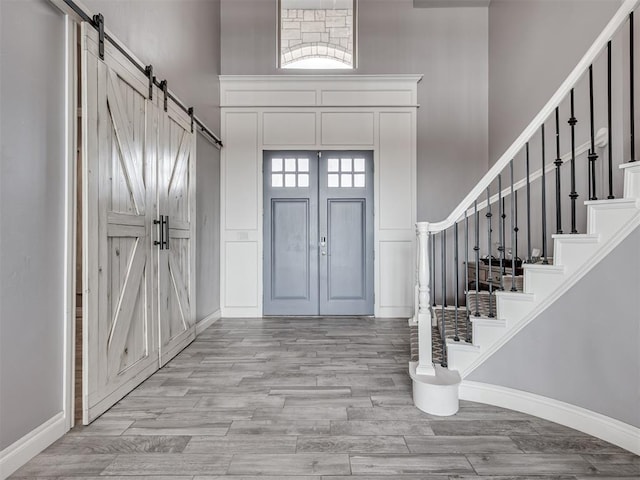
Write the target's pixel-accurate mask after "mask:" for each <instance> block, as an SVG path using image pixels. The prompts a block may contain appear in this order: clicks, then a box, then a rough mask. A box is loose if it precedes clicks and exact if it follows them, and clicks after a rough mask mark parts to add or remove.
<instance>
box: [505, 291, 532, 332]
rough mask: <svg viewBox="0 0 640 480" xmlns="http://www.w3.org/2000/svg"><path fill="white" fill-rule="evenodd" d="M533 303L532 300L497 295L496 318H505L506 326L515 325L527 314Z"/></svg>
mask: <svg viewBox="0 0 640 480" xmlns="http://www.w3.org/2000/svg"><path fill="white" fill-rule="evenodd" d="M534 305H535V303H534V302H529V301H522V300H519V299H514V298H508V297H507V298H505V297H498V318H500V319H502V320H505V321H506V322H507V327H509V326H511V325H515V324H517V323H518V322H519V321H520V320H521V319H523V318H524V317H525V316H526V315H528V314H529V312H530V311H531V309H532V308H533V306H534Z"/></svg>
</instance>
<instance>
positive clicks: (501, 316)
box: [409, 0, 640, 415]
mask: <svg viewBox="0 0 640 480" xmlns="http://www.w3.org/2000/svg"><path fill="white" fill-rule="evenodd" d="M639 3H640V0H626V1H625V2H624V3H623V4H622V6H621V7H620V9H619V11H618V12H617V13H616V15H615V16H614V17H613V19H612V20H611V22H610V23H609V25H608V26H607V27H606V28H605V29H604V30H603V32H602V33H601V35H600V36H599V37H598V39H596V41H595V42H594V44H593V45H592V47H591V48H590V49H589V50H588V52H587V53H586V54H585V56H584V57H583V59H582V60H581V61H580V62H579V64H578V65H577V66H576V68H575V69H574V71H573V72H572V73H571V74H570V75H569V77H568V78H567V79H566V81H565V82H564V83H563V84H562V85H561V87H560V88H559V89H558V91H557V92H556V93H555V94H554V96H553V97H552V98H551V99H550V101H549V102H548V103H547V105H545V107H544V108H543V109H542V110H541V111H540V113H539V114H538V115H537V116H536V118H535V119H534V120H533V121H532V122H531V124H530V125H529V126H528V127H527V129H525V131H524V132H523V133H522V134H521V135H520V137H519V138H518V139H517V140H516V141H515V142H514V143H513V144H512V146H511V147H510V148H509V149H508V150H507V151H506V152H505V154H504V155H503V156H502V157H501V158H500V159H499V160H498V161H497V162H496V163H495V165H494V166H493V167H492V168H491V170H490V171H489V172H488V173H487V175H485V177H484V178H483V179H482V180H481V181H480V182H479V184H478V185H477V186H476V187H475V188H474V189H473V190H472V192H470V193H469V195H467V196H466V197H465V199H464V200H463V201H462V202H461V203H460V205H459V206H458V207H457V208H456V209H455V210H454V211H453V212H452V213H451V215H449V217H448V218H447V219H446V220H444V221H442V222H438V223H426V222H422V223H419V224H418V225H417V237H418V249H417V250H418V251H417V267H416V273H417V275H416V277H417V278H416V307H415V315H414V317H413V318H411V319H410V320H409V324H410V327H411V329H410V330H411V362H410V365H409V372H410V375H411V378H412V379H413V393H414V403H415V405H416V406H417V407H418V408H420V409H421V410H423V411H425V412H427V413H430V414H434V415H452V414H455V413H456V412H457V410H458V386H459V385H460V383H461V381H462V380H464V379H465V378H466V377H468V376H469V374H470V373H471V372H473V371H474V370H475V369H476V368H478V367H479V366H480V365H482V364H483V363H484V362H485V361H486V360H487V359H488V358H489V357H491V356H492V355H493V354H494V353H496V352H497V351H498V350H499V349H500V348H502V347H503V346H504V345H505V344H506V343H507V342H509V341H510V339H512V338H513V337H514V336H515V335H516V334H517V333H518V332H520V331H521V330H522V329H523V328H524V327H525V326H526V325H528V324H529V323H531V322H533V321H535V320H536V318H537V317H538V316H539V315H540V314H541V313H542V312H543V311H544V310H545V309H547V308H548V307H549V306H550V305H552V304H553V303H554V302H555V301H556V300H557V299H558V298H560V297H561V296H562V295H563V294H564V293H565V292H567V290H568V289H569V288H571V287H572V286H573V285H575V284H576V282H578V280H580V279H581V278H582V277H583V276H584V275H586V274H587V273H588V272H589V271H590V270H591V269H592V268H593V267H594V266H595V265H597V264H598V263H599V262H600V261H602V260H603V259H605V258H606V256H607V255H608V254H609V253H610V252H611V251H612V250H613V249H614V248H615V247H616V246H617V245H619V244H620V243H621V242H622V241H623V240H624V239H625V238H626V237H627V236H628V235H629V234H630V233H631V232H633V231H634V230H635V229H636V228H638V227H639V226H640V161H635V140H634V134H635V132H634V123H635V108H634V105H633V101H631V104H630V105H624V106H622V105H617V106H612V103H614V100H612V95H611V93H610V92H611V90H612V88H618V87H619V88H624V89H627V92H626V93H628V95H627V94H626V93H625V95H624V98H626V99H628V98H633V97H634V79H633V75H631V78H630V79H629V82H628V83H625V85H620V86H618V85H615V86H612V85H611V75H610V72H611V68H612V67H611V49H612V42H611V41H610V40H612V39H616V44H617V45H618V46H620V45H624V44H625V43H624V42H625V39H626V42H627V43H626V45H627V47H628V45H629V42H633V41H634V40H633V35H632V34H631V35H630V34H629V30H631V31H632V28H623V27H624V26H625V25H631V27H632V26H633V13H632V12H633V11H634V9H635V8H637V7H638V4H639ZM629 50H631V51H633V49H629ZM627 55H628V50H627ZM632 55H633V54H631V59H630V60H629V61H628V62H629V63H631V64H632V65H633V56H632ZM596 69H599V71H602V72H608V76H605V75H602V76H603V77H604V80H603V79H599V80H598V84H599V85H600V90H597V89H595V88H594V80H593V75H594V74H593V71H594V70H596ZM627 70H629V67H628V65H627ZM585 85H587V86H586V87H585ZM604 85H606V86H607V88H605V87H604ZM583 87H585V88H583ZM578 91H579V92H583V93H582V96H583V97H586V98H580V97H579V95H576V92H578ZM584 91H587V92H588V95H586V96H585V95H584ZM598 95H604V96H606V97H607V102H608V105H607V112H604V113H603V112H594V106H593V105H594V101H593V98H594V96H595V97H598ZM579 102H582V103H579ZM576 104H579V105H580V111H581V112H583V116H585V115H584V112H585V111H588V112H589V114H590V115H588V116H585V118H582V119H580V120H577V119H576V113H575V112H576V109H575V105H576ZM613 110H616V111H618V112H625V114H626V115H627V118H626V119H621V121H623V123H625V130H626V131H625V135H627V138H626V139H625V140H624V141H625V142H628V143H626V145H625V151H627V149H628V151H629V154H630V155H629V157H630V158H631V160H630V161H629V160H628V158H629V157H628V158H627V161H624V160H623V159H621V158H618V159H615V158H614V156H615V155H614V153H613V151H614V150H613V149H612V138H614V135H613V132H612V130H611V129H612V120H611V118H612V111H613ZM598 116H600V118H606V119H607V124H606V127H604V128H602V129H600V130H599V131H598V133H597V135H596V133H595V131H596V126H595V123H596V122H597V121H598V120H595V118H596V117H598ZM561 118H562V119H563V121H562V123H561V122H560V119H561ZM629 118H632V119H634V121H629ZM578 122H582V123H586V124H588V126H589V127H590V128H588V129H584V128H582V129H579V128H578V127H577V124H578ZM627 132H628V134H627ZM552 135H555V136H552ZM581 136H582V137H585V138H580V137H581ZM547 137H548V138H547ZM616 138H617V139H618V138H619V139H620V141H622V138H623V136H622V135H619V136H616ZM561 139H564V143H563V142H562V141H561ZM577 139H580V140H584V143H582V144H578V142H577V141H576V140H577ZM563 144H564V145H565V146H566V145H570V147H568V149H569V151H568V152H566V153H565V154H564V155H561V151H560V149H561V147H562V145H563ZM533 159H535V162H536V165H539V164H540V162H541V164H542V167H541V168H540V169H538V170H536V171H533V172H532V171H531V170H532V169H531V168H530V166H531V164H532V162H533ZM616 160H617V161H616ZM516 169H518V172H519V173H521V174H522V178H520V180H518V181H517V182H516V181H514V176H515V173H514V172H515V171H516ZM616 170H618V171H619V172H620V173H621V175H616ZM619 177H622V179H623V180H622V182H620V181H619ZM505 186H506V187H505ZM585 186H586V187H587V188H584V187H585ZM576 190H581V191H580V192H577V191H576ZM585 190H586V191H585ZM518 196H519V197H518ZM584 198H587V199H588V200H587V201H584V200H583V199H584ZM603 198H604V199H603ZM523 199H524V200H523ZM578 199H580V201H578ZM566 232H570V233H566ZM538 251H539V252H538ZM520 257H522V259H523V264H522V278H521V279H519V280H518V281H516V277H515V274H514V276H513V277H509V278H505V276H506V269H507V268H509V267H515V266H516V261H517V259H519V258H520ZM483 261H484V262H485V264H488V265H490V267H489V269H490V275H489V277H490V278H489V279H488V280H487V281H486V282H484V283H482V282H478V281H477V278H475V279H474V278H470V275H469V270H470V266H472V265H480V264H481V262H483ZM512 270H513V271H518V270H516V269H515V268H513V269H512ZM509 275H511V274H509ZM483 287H484V288H483Z"/></svg>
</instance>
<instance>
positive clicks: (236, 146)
mask: <svg viewBox="0 0 640 480" xmlns="http://www.w3.org/2000/svg"><path fill="white" fill-rule="evenodd" d="M421 78H422V76H421V75H322V76H319V75H304V76H303V75H274V76H253V75H250V76H225V75H223V76H220V99H221V100H220V101H221V117H222V118H221V120H222V121H221V124H222V135H223V138H224V139H225V148H224V149H222V155H221V228H220V231H221V259H220V264H221V281H220V285H221V296H220V299H221V310H222V315H223V316H225V317H247V316H249V317H261V316H262V292H263V285H262V283H263V282H262V278H263V277H262V274H263V260H262V259H263V242H262V239H263V223H262V221H263V218H262V212H263V204H262V203H263V198H262V197H263V187H262V157H263V151H264V150H372V151H373V158H374V215H375V217H374V223H375V225H374V251H375V260H374V283H375V301H374V303H375V315H376V316H377V317H407V318H408V317H411V316H412V314H413V304H414V276H415V272H414V270H415V262H414V259H415V254H414V252H415V222H416V216H417V214H416V211H417V191H416V188H417V187H416V185H417V181H416V170H417V167H416V163H417V153H416V150H417V146H416V145H417V125H416V123H417V108H418V104H417V84H418V82H419V81H420V80H421Z"/></svg>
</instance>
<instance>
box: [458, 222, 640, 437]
mask: <svg viewBox="0 0 640 480" xmlns="http://www.w3.org/2000/svg"><path fill="white" fill-rule="evenodd" d="M638 245H640V229H636V230H635V231H634V232H633V233H632V234H631V235H630V236H629V237H628V238H626V239H625V240H624V241H623V242H622V243H621V244H620V245H619V246H618V247H617V248H616V249H615V250H614V251H613V252H612V253H611V254H610V255H609V256H608V257H607V258H606V259H604V261H602V262H601V263H599V264H598V265H596V266H595V267H594V268H593V270H591V272H589V273H588V274H587V275H586V276H585V277H584V278H582V279H581V280H580V281H579V282H578V283H577V284H576V285H575V286H573V287H572V288H571V289H570V290H569V291H568V292H567V293H566V294H565V295H563V296H562V297H561V298H560V299H559V300H558V301H557V302H555V303H554V304H553V305H551V306H550V307H549V308H548V309H547V310H546V311H544V312H543V313H542V315H540V316H539V317H538V318H536V319H535V320H534V321H533V322H532V323H530V324H529V325H528V326H526V327H525V328H524V329H523V330H522V331H521V332H519V333H518V334H517V335H516V336H515V337H514V338H513V339H512V340H511V341H510V342H509V343H507V344H506V345H505V346H504V347H503V348H502V349H500V350H499V351H498V352H497V353H496V354H494V355H493V356H492V357H490V358H489V359H488V360H487V361H486V362H485V363H484V364H482V365H481V366H480V367H479V368H478V369H477V370H476V371H474V372H473V373H472V374H471V375H470V376H469V380H474V381H478V382H485V383H490V384H495V385H501V386H505V387H510V388H515V389H517V390H523V391H526V392H531V393H535V394H538V395H542V396H545V397H549V398H553V399H556V400H561V401H563V402H567V403H570V404H573V405H578V406H580V407H583V408H586V409H588V410H592V411H594V412H598V413H601V414H603V415H607V416H609V417H612V418H615V419H617V420H620V421H622V422H625V423H628V424H630V425H633V426H636V427H640V350H639V349H638V341H639V339H640V322H639V321H638V320H639V318H638V312H640V295H638V292H639V291H640V250H638Z"/></svg>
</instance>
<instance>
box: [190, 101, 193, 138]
mask: <svg viewBox="0 0 640 480" xmlns="http://www.w3.org/2000/svg"><path fill="white" fill-rule="evenodd" d="M189 117H190V118H191V133H193V107H189Z"/></svg>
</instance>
